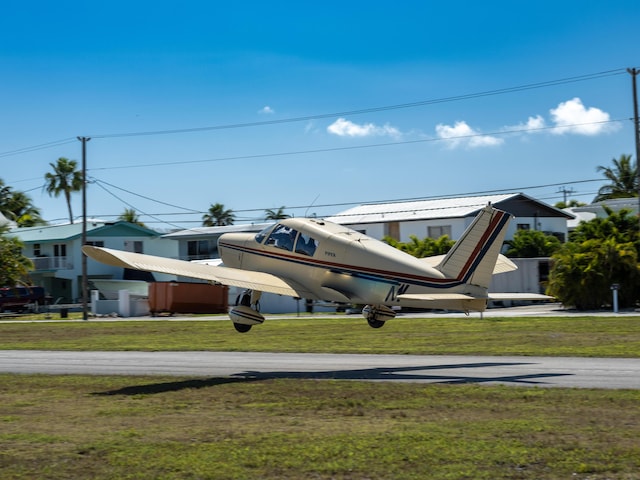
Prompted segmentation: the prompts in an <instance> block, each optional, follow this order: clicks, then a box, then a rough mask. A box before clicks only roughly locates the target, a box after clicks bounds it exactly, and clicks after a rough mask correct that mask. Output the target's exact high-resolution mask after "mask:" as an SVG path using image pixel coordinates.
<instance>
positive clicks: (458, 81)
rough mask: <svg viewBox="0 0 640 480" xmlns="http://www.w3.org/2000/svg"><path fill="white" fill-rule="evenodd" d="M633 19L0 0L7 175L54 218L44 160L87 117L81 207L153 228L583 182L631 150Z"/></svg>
mask: <svg viewBox="0 0 640 480" xmlns="http://www.w3.org/2000/svg"><path fill="white" fill-rule="evenodd" d="M638 25H640V4H638V2H637V1H615V0H614V1H610V2H585V1H554V2H550V1H538V2H513V1H497V2H484V3H482V2H467V1H459V2H456V3H453V4H449V5H445V4H444V2H437V3H436V2H424V1H405V2H402V1H400V2H394V3H388V2H371V1H368V2H364V1H354V2H334V1H325V2H321V3H317V2H314V3H313V4H312V3H311V2H289V1H280V2H278V1H274V2H257V1H243V2H242V1H240V2H211V1H185V2H180V3H179V4H178V3H177V2H158V1H156V2H147V1H129V2H122V1H119V0H116V1H111V2H78V1H60V2H49V1H32V2H16V1H10V2H7V3H6V5H3V14H2V16H1V17H0V74H1V75H0V106H1V108H0V178H2V179H3V180H4V182H5V183H6V184H8V185H10V186H11V187H12V188H14V189H16V190H20V191H25V192H27V193H28V194H29V195H30V196H31V198H32V199H33V201H34V203H35V205H36V206H37V207H39V208H40V209H41V211H42V215H43V217H44V218H45V219H47V220H49V221H54V222H55V221H59V220H62V221H64V219H65V218H66V216H67V213H66V212H67V210H66V204H65V201H64V199H63V198H62V197H60V198H50V197H49V196H48V195H47V194H46V193H43V191H42V185H43V183H44V174H45V173H46V172H47V171H49V170H50V167H49V163H50V162H55V161H56V159H57V158H59V157H67V158H70V159H75V160H77V161H78V162H79V163H80V160H81V146H80V142H79V141H78V140H77V139H76V137H78V136H88V137H91V140H90V141H89V142H88V143H87V162H88V163H87V165H88V175H89V177H90V179H91V180H92V182H93V183H91V184H90V185H89V188H88V214H89V215H90V216H96V217H103V218H106V219H113V218H115V217H116V216H118V215H119V214H121V213H122V212H123V211H124V209H125V208H135V209H136V210H137V211H138V213H139V214H140V215H141V219H142V220H143V221H144V222H145V223H147V225H149V226H151V227H153V228H165V229H166V228H173V227H175V226H181V227H195V226H198V225H199V224H200V223H201V218H202V212H204V211H206V210H207V209H208V208H209V206H210V205H211V204H213V203H223V204H224V205H225V206H226V207H227V208H230V209H233V210H234V211H235V212H236V215H237V218H238V223H239V222H242V221H252V220H253V221H260V218H261V217H263V215H264V213H263V212H264V210H265V209H277V208H279V207H280V206H285V207H287V209H286V211H287V213H290V214H293V215H295V216H304V215H305V214H307V215H310V214H316V215H319V216H326V215H331V214H335V213H337V212H339V211H340V210H344V209H346V208H349V207H351V206H353V204H358V203H363V202H375V201H387V200H404V199H409V198H425V197H434V196H445V195H465V194H470V193H476V192H478V193H480V192H487V191H496V192H501V193H502V192H524V193H526V194H528V195H531V196H533V197H536V198H539V199H542V200H543V201H546V202H548V203H551V204H553V203H555V202H556V201H559V200H562V197H563V195H562V193H560V189H561V188H565V189H567V190H573V194H572V196H571V197H570V198H575V199H576V200H579V201H585V202H589V201H591V200H592V199H593V197H594V195H595V193H596V192H597V190H598V188H599V187H600V186H601V184H602V182H599V181H598V180H599V179H601V178H602V176H601V174H600V173H598V172H597V170H596V169H597V166H598V165H606V166H609V165H611V160H612V159H613V158H618V157H619V156H620V155H621V154H631V155H634V158H635V144H634V135H633V124H632V122H631V121H630V119H631V117H632V116H633V103H632V90H631V85H632V83H631V75H629V74H628V73H627V72H626V68H630V67H636V68H640V54H638V47H637V35H636V34H635V33H634V32H636V31H637V28H638ZM521 87H522V88H521ZM294 207H299V208H294ZM73 209H74V214H75V215H78V216H79V215H80V214H81V198H80V195H79V194H76V195H75V197H74V201H73Z"/></svg>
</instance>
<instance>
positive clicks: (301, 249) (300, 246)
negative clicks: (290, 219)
mask: <svg viewBox="0 0 640 480" xmlns="http://www.w3.org/2000/svg"><path fill="white" fill-rule="evenodd" d="M316 248H318V242H316V241H315V240H314V239H313V238H311V237H310V236H309V235H305V234H304V233H301V234H300V235H299V236H298V243H296V253H301V254H303V255H309V256H310V257H313V254H314V253H316Z"/></svg>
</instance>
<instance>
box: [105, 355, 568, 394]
mask: <svg viewBox="0 0 640 480" xmlns="http://www.w3.org/2000/svg"><path fill="white" fill-rule="evenodd" d="M517 365H531V364H530V363H524V362H479V363H463V364H455V365H426V366H404V367H377V368H364V369H357V370H325V371H318V372H302V371H283V372H280V371H278V372H261V371H245V372H242V373H235V374H233V375H232V376H230V377H216V378H209V379H204V380H197V379H193V380H183V381H177V382H163V383H152V384H147V385H132V386H129V387H124V388H120V389H117V390H109V391H106V392H96V393H94V395H148V394H157V393H166V392H175V391H178V390H186V389H190V388H209V387H215V386H218V385H224V384H230V383H244V382H256V381H263V380H273V379H304V380H364V381H396V382H398V381H399V382H424V383H438V384H474V383H478V384H482V383H507V384H509V383H513V384H516V385H517V384H520V385H542V384H544V383H545V382H544V379H546V378H553V377H562V376H566V375H571V374H569V373H542V372H541V373H530V374H515V375H496V376H482V375H478V376H471V375H455V374H454V373H450V372H442V373H441V374H438V373H436V372H437V371H439V370H455V369H464V368H487V367H509V366H517ZM426 372H434V373H426Z"/></svg>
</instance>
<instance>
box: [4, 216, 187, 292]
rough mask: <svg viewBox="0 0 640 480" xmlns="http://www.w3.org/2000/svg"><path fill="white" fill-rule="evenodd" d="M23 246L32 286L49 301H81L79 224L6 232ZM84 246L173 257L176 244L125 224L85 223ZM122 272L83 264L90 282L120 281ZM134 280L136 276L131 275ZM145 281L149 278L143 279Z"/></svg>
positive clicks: (157, 276)
mask: <svg viewBox="0 0 640 480" xmlns="http://www.w3.org/2000/svg"><path fill="white" fill-rule="evenodd" d="M9 234H10V235H13V236H15V237H17V238H18V239H20V240H21V241H22V242H23V244H24V249H23V254H24V255H25V256H26V257H29V258H30V259H31V260H32V261H33V263H34V266H35V270H34V271H33V272H31V273H30V276H31V280H32V282H33V284H34V285H38V286H42V287H44V288H45V290H46V292H47V293H48V294H49V295H51V297H52V298H53V299H54V300H56V299H60V301H62V302H63V303H71V302H76V301H78V299H79V298H81V296H82V293H81V290H82V288H81V284H82V250H81V246H82V245H81V243H82V224H81V223H73V224H64V225H45V226H38V227H29V228H14V229H12V230H11V231H10V233H9ZM87 243H88V244H89V245H96V246H100V247H108V248H114V249H118V250H127V251H132V252H139V253H148V254H152V255H159V256H164V257H173V258H175V257H177V253H178V252H177V244H176V243H175V242H170V241H167V240H164V239H162V238H161V236H160V234H159V233H158V232H156V231H154V230H150V229H148V228H145V227H141V226H139V225H135V224H132V223H128V222H116V223H107V222H104V221H98V220H92V221H90V222H88V223H87ZM127 273H128V272H126V271H123V269H122V268H119V267H111V266H109V265H104V264H102V263H98V262H95V261H93V260H90V259H89V260H87V274H88V278H89V280H91V279H92V278H93V279H122V278H123V277H126V276H127ZM131 274H132V276H136V275H137V274H138V272H133V271H132V272H131ZM145 278H151V277H150V276H147V277H145ZM153 278H154V279H155V280H172V279H173V276H171V275H162V274H153Z"/></svg>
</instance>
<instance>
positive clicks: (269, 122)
mask: <svg viewBox="0 0 640 480" xmlns="http://www.w3.org/2000/svg"><path fill="white" fill-rule="evenodd" d="M625 73H626V69H624V68H617V69H613V70H605V71H602V72H595V73H588V74H584V75H577V76H572V77H565V78H560V79H556V80H548V81H543V82H536V83H529V84H524V85H518V86H514V87H507V88H500V89H494V90H487V91H482V92H475V93H469V94H462V95H454V96H449V97H441V98H435V99H429V100H421V101H416V102H408V103H399V104H394V105H385V106H377V107H369V108H363V109H357V110H345V111H340V112H332V113H321V114H317V115H305V116H300V117H291V118H283V119H276V120H265V121H260V122H245V123H232V124H222V125H214V126H205V127H195V128H178V129H170V130H153V131H143V132H122V133H111V134H109V133H107V134H94V135H87V137H90V138H101V139H108V138H122V137H139V136H154V135H170V134H178V133H193V132H202V131H210V130H224V129H236V128H247V127H257V126H266V125H275V124H282V123H294V122H302V121H309V120H318V119H323V118H331V117H343V116H347V115H361V114H365V113H374V112H381V111H388V110H398V109H404V108H415V107H420V106H427V105H435V104H440V103H447V102H455V101H461V100H469V99H474V98H480V97H487V96H495V95H502V94H508V93H514V92H521V91H525V90H531V89H537V88H544V87H551V86H557V85H564V84H569V83H576V82H582V81H589V80H596V79H600V78H606V77H611V76H616V75H623V74H625ZM76 140H77V137H71V138H64V139H61V140H56V141H53V142H49V143H44V144H39V145H34V146H31V147H25V148H21V149H17V150H10V151H6V152H0V158H2V157H7V156H11V155H18V154H22V153H27V152H31V151H34V150H40V149H45V148H52V147H55V146H60V145H65V144H67V143H72V142H74V141H76Z"/></svg>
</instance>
